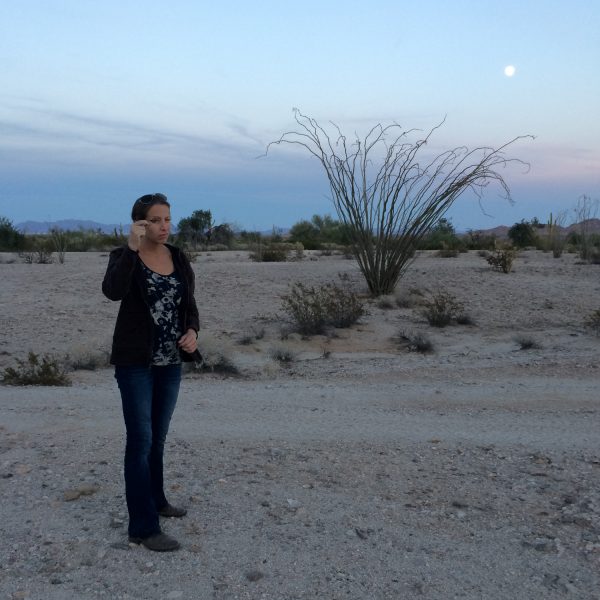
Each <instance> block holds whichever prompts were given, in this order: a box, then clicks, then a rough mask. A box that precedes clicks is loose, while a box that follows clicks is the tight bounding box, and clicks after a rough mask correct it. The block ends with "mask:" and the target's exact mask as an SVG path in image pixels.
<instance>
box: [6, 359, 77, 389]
mask: <svg viewBox="0 0 600 600" xmlns="http://www.w3.org/2000/svg"><path fill="white" fill-rule="evenodd" d="M2 382H3V383H5V384H7V385H64V386H67V385H71V381H70V379H69V377H68V375H67V374H66V372H65V369H64V366H63V364H62V363H61V362H60V361H58V360H56V359H54V358H52V357H50V356H48V355H47V354H46V355H44V356H42V357H41V358H40V357H39V356H38V355H37V354H35V353H34V352H30V353H29V354H28V356H27V359H26V360H22V359H17V366H16V367H8V368H6V369H5V370H4V373H3V375H2Z"/></svg>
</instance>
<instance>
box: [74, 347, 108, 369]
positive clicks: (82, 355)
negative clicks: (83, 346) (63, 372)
mask: <svg viewBox="0 0 600 600" xmlns="http://www.w3.org/2000/svg"><path fill="white" fill-rule="evenodd" d="M64 364H65V365H67V367H68V368H69V369H71V370H73V371H96V370H98V369H106V368H107V367H109V366H110V352H108V351H107V350H104V351H98V352H95V351H93V350H82V351H78V352H77V353H76V354H75V356H71V355H70V354H67V355H66V356H65V360H64Z"/></svg>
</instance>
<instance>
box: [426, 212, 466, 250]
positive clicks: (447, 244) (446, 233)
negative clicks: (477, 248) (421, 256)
mask: <svg viewBox="0 0 600 600" xmlns="http://www.w3.org/2000/svg"><path fill="white" fill-rule="evenodd" d="M417 247H418V249H419V250H438V253H437V256H441V257H443V258H448V257H455V256H458V253H459V252H462V251H463V250H466V244H465V242H464V241H463V240H462V239H461V238H459V237H458V236H457V235H456V231H455V229H454V225H452V223H451V222H450V221H449V220H448V219H446V218H441V219H440V220H439V221H438V222H437V223H436V224H435V226H434V227H433V228H432V229H431V230H430V231H429V233H428V234H427V235H426V236H425V237H424V238H423V239H422V240H421V241H420V242H419V243H418V245H417Z"/></svg>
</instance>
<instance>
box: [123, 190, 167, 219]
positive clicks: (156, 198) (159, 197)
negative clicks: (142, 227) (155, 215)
mask: <svg viewBox="0 0 600 600" xmlns="http://www.w3.org/2000/svg"><path fill="white" fill-rule="evenodd" d="M155 204H163V205H164V206H168V207H169V208H171V205H170V204H169V201H168V200H167V197H166V196H165V195H164V194H146V195H144V196H140V197H139V198H138V199H137V200H136V201H135V202H134V203H133V208H132V209H131V220H132V221H141V220H143V219H145V218H146V216H147V215H148V211H149V210H150V207H151V206H154V205H155Z"/></svg>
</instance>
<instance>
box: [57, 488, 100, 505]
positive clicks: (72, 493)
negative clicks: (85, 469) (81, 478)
mask: <svg viewBox="0 0 600 600" xmlns="http://www.w3.org/2000/svg"><path fill="white" fill-rule="evenodd" d="M99 489H100V488H99V487H98V486H97V485H80V486H79V487H78V488H74V489H71V490H65V493H64V496H63V497H64V500H65V502H71V501H72V500H77V499H79V498H81V496H91V495H92V494H95V493H96V492H97V491H98V490H99Z"/></svg>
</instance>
